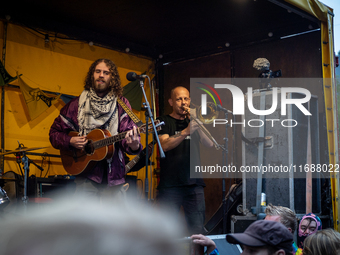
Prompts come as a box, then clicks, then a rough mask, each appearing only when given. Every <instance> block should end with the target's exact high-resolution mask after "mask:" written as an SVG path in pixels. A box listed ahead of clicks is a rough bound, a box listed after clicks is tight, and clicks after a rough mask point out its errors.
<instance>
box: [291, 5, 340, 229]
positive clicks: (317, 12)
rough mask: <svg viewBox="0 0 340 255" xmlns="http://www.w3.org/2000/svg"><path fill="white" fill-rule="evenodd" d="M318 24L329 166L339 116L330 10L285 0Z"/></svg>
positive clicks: (334, 180) (335, 179) (336, 214)
mask: <svg viewBox="0 0 340 255" xmlns="http://www.w3.org/2000/svg"><path fill="white" fill-rule="evenodd" d="M285 1H286V2H288V3H290V4H292V5H294V6H297V7H298V8H300V9H302V10H304V11H305V12H307V13H309V14H311V15H313V16H315V17H316V18H318V19H319V20H320V21H321V46H322V47H321V49H322V50H321V52H322V70H323V80H324V82H323V83H324V98H325V100H324V101H325V109H326V122H327V131H328V132H327V138H328V153H329V154H328V155H329V163H330V164H332V165H333V166H334V165H336V164H338V163H339V162H338V161H339V160H338V128H337V123H338V121H337V120H338V117H337V102H336V95H337V93H336V82H335V81H336V80H335V67H334V45H333V44H334V36H333V9H331V8H328V7H327V6H325V5H324V4H322V3H321V2H319V1H318V0H285ZM330 177H331V187H332V202H333V206H332V207H333V221H334V229H336V230H338V231H340V225H339V219H340V210H339V197H340V194H339V173H331V175H330Z"/></svg>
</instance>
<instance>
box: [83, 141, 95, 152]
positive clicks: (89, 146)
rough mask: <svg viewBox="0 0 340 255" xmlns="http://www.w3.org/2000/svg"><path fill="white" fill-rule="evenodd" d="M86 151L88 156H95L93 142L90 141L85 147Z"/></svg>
mask: <svg viewBox="0 0 340 255" xmlns="http://www.w3.org/2000/svg"><path fill="white" fill-rule="evenodd" d="M84 151H85V152H86V154H90V155H92V154H93V152H94V148H93V143H92V140H89V141H88V143H87V144H86V145H85V147H84Z"/></svg>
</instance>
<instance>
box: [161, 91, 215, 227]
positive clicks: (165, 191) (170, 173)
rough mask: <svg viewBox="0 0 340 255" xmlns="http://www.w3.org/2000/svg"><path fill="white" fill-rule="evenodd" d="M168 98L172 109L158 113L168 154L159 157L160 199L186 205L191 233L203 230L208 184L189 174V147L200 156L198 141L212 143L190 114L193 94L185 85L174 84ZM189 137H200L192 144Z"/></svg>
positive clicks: (184, 206)
mask: <svg viewBox="0 0 340 255" xmlns="http://www.w3.org/2000/svg"><path fill="white" fill-rule="evenodd" d="M168 102H169V104H170V106H172V113H171V114H170V115H166V116H161V117H159V119H160V120H161V121H164V122H165V125H164V126H162V130H161V131H160V132H159V135H160V136H159V140H160V142H161V145H162V148H163V150H164V152H165V156H166V157H165V158H161V159H160V164H161V165H160V166H161V172H160V181H159V185H158V190H159V193H158V198H157V199H158V201H159V203H160V204H161V205H165V206H171V207H172V208H173V207H175V208H176V209H177V210H178V211H179V210H180V207H181V206H183V209H184V214H185V219H186V222H187V226H188V231H189V234H194V233H195V234H198V233H204V231H203V226H204V219H205V201H204V191H203V188H204V186H205V184H204V181H203V179H194V178H190V149H191V150H192V151H191V154H192V155H197V157H199V141H200V142H201V143H202V144H203V145H204V146H207V147H212V146H213V143H212V141H211V140H210V139H209V138H208V137H207V136H206V135H205V134H204V133H203V132H202V130H201V129H200V128H199V126H198V125H197V123H196V122H195V121H191V122H190V119H189V118H188V114H187V112H190V108H189V106H190V96H189V91H188V90H187V89H186V88H184V87H176V88H174V89H173V90H172V91H171V98H170V99H169V100H168ZM190 139H191V140H192V141H197V144H195V146H192V147H191V148H190ZM195 143H196V142H195Z"/></svg>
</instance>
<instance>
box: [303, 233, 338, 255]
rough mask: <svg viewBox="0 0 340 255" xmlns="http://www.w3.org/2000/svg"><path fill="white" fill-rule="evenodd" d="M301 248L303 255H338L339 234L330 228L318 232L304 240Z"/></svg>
mask: <svg viewBox="0 0 340 255" xmlns="http://www.w3.org/2000/svg"><path fill="white" fill-rule="evenodd" d="M303 247H304V248H303V254H304V255H319V254H325V255H326V254H327V255H340V234H339V233H338V232H336V231H335V230H334V229H331V228H328V229H324V230H319V231H317V232H316V233H315V234H313V235H310V236H308V237H307V238H306V239H305V241H304V244H303Z"/></svg>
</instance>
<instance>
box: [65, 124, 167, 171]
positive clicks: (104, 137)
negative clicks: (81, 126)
mask: <svg viewBox="0 0 340 255" xmlns="http://www.w3.org/2000/svg"><path fill="white" fill-rule="evenodd" d="M161 124H164V123H160V121H159V120H156V121H155V126H156V129H157V131H158V130H160V129H161V127H160V125H161ZM148 129H149V131H150V132H153V131H154V130H153V126H152V124H151V123H149V125H148ZM128 131H129V130H128ZM128 131H125V132H123V133H119V134H117V135H114V136H111V134H110V132H109V131H108V130H106V129H94V130H92V131H91V132H90V133H88V135H87V139H88V143H87V144H86V145H85V147H84V149H83V150H78V149H75V148H74V149H73V150H60V156H61V162H62V164H63V166H64V168H65V170H66V172H68V173H69V174H72V175H78V174H81V173H85V172H87V171H90V170H91V169H93V167H94V166H95V165H96V163H97V161H101V160H103V159H109V158H111V157H112V156H113V154H114V143H115V142H119V141H121V140H123V139H125V136H126V133H127V132H128ZM145 131H146V124H144V125H142V126H140V127H139V128H137V132H138V133H145ZM78 134H79V133H78V132H70V133H69V134H68V135H69V136H78Z"/></svg>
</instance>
